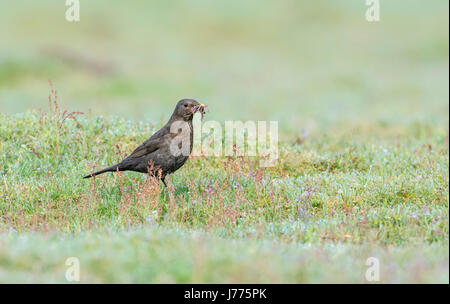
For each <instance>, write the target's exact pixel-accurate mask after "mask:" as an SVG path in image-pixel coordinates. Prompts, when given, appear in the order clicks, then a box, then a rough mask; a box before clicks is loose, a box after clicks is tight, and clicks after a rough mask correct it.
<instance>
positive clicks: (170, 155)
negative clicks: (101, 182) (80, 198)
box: [83, 99, 206, 188]
mask: <svg viewBox="0 0 450 304" xmlns="http://www.w3.org/2000/svg"><path fill="white" fill-rule="evenodd" d="M205 109H206V105H204V104H201V103H199V102H197V101H196V100H194V99H181V100H180V101H178V103H177V105H176V107H175V110H174V111H173V114H172V115H171V116H170V119H169V121H168V122H167V123H166V124H165V125H164V126H163V127H162V128H161V129H160V130H159V131H157V132H156V133H154V134H153V135H152V136H151V137H150V138H149V139H147V140H146V141H145V142H144V143H143V144H141V145H140V146H139V147H137V148H136V149H135V150H134V151H133V152H132V153H131V154H130V155H129V156H127V157H126V158H125V159H123V160H122V161H121V162H120V163H118V164H115V165H112V166H110V167H107V168H105V169H102V170H100V171H97V172H94V173H91V174H89V175H87V176H85V177H83V178H85V179H86V178H91V177H94V176H97V175H100V174H103V173H105V172H117V171H135V172H141V173H148V174H150V175H152V176H154V177H157V178H159V179H160V180H161V181H162V182H163V184H164V186H165V187H166V188H167V183H166V181H165V178H166V176H167V175H168V174H171V173H173V172H175V171H177V170H178V169H180V168H181V167H182V166H183V165H184V164H185V163H186V161H187V160H188V158H189V155H190V154H191V152H192V146H193V137H194V130H193V127H192V119H193V117H194V114H195V113H196V112H200V113H201V114H202V118H203V115H204V114H205Z"/></svg>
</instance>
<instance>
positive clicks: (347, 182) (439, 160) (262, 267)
mask: <svg viewBox="0 0 450 304" xmlns="http://www.w3.org/2000/svg"><path fill="white" fill-rule="evenodd" d="M363 2H364V1H361V2H358V1H347V0H342V1H341V0H337V1H331V2H330V1H314V4H312V3H309V2H301V1H290V0H285V1H278V2H273V3H267V4H261V2H260V1H245V3H242V1H237V0H236V1H235V0H231V1H227V2H226V4H223V3H221V2H211V1H204V0H189V1H188V0H186V1H176V3H173V4H171V5H167V4H162V3H157V2H147V1H146V2H144V1H135V2H133V3H128V2H124V1H118V2H117V3H116V4H115V5H114V6H111V5H110V3H109V2H108V1H105V0H99V1H95V2H92V3H91V2H89V3H84V2H83V3H82V13H81V19H82V21H81V22H80V23H78V24H75V23H68V22H66V21H65V20H64V5H63V4H56V2H55V1H51V0H47V1H41V2H40V5H39V6H35V7H33V10H32V11H30V10H29V7H28V6H27V4H25V3H22V2H21V1H14V3H8V5H3V4H0V38H1V39H2V41H3V42H4V43H3V44H2V49H1V50H0V106H1V113H0V121H1V123H0V156H1V160H2V161H1V162H0V282H62V283H65V282H67V281H66V279H65V276H64V275H65V271H66V269H67V266H65V264H64V263H65V260H66V259H67V258H68V257H73V256H75V257H78V258H79V259H80V263H81V282H82V283H87V282H95V283H100V282H105V283H106V282H118V283H125V282H139V283H150V282H152V283H161V282H177V283H189V282H195V283H206V282H214V283H225V282H233V283H242V282H245V283H247V282H287V283H316V282H333V283H338V282H352V283H367V280H366V279H365V272H366V270H367V267H368V266H366V264H365V263H366V260H367V258H369V257H376V258H378V259H379V260H380V270H381V274H380V282H381V283H402V282H405V283H434V282H440V283H448V282H449V272H448V263H449V262H448V260H449V254H448V252H449V247H448V244H449V239H448V236H449V220H448V219H449V214H448V211H449V206H448V202H449V195H448V189H449V187H448V179H449V177H448V174H449V170H448V167H449V151H448V146H449V143H448V142H449V139H448V138H449V124H448V109H449V108H448V99H449V98H448V96H449V95H448V2H447V1H444V0H435V1H429V2H427V4H426V5H424V4H423V3H422V1H409V4H408V6H405V4H403V3H396V2H395V1H394V2H392V1H391V2H389V3H388V2H386V3H384V2H383V3H382V12H381V18H382V21H381V22H378V23H369V22H366V21H365V19H364V12H365V9H366V7H365V6H364V3H363ZM58 3H59V1H58ZM179 11H182V12H183V16H184V18H179V15H178V14H175V12H179ZM31 14H33V15H31ZM29 20H33V22H32V23H30V21H29ZM11 24H13V25H14V26H11ZM419 24H420V27H419ZM5 29H8V30H5ZM412 32H413V34H412ZM43 33H45V35H44V34H43ZM48 79H52V80H53V81H54V84H55V87H57V88H58V96H57V95H56V92H55V91H52V92H51V94H50V99H49V100H48V99H47V95H48ZM183 97H193V98H196V99H198V100H199V101H201V102H203V103H205V104H207V105H208V106H209V109H210V112H209V113H208V114H207V115H206V117H205V119H207V120H217V121H219V122H223V121H226V120H243V121H246V120H276V121H278V122H279V130H280V134H279V135H280V143H279V152H280V157H279V160H278V163H277V165H276V166H274V167H269V168H262V167H259V166H258V163H259V162H258V159H256V158H250V157H246V156H244V157H206V156H198V157H191V159H190V160H189V161H188V163H187V164H186V165H185V166H184V167H183V168H182V169H181V170H179V171H177V172H176V173H175V174H174V175H172V176H170V178H169V181H168V183H169V184H170V187H169V189H167V190H166V189H164V188H163V187H162V186H161V185H160V184H159V183H158V182H155V181H154V180H153V179H151V178H148V177H147V176H145V175H142V174H138V173H132V172H127V173H121V174H106V175H102V176H99V177H98V178H95V179H92V180H83V179H81V177H82V176H84V175H86V174H87V173H89V172H92V171H93V170H94V169H99V168H101V167H104V166H106V165H109V164H112V163H115V162H117V161H119V160H120V159H121V158H123V157H124V156H125V155H127V154H128V153H130V152H131V151H132V150H133V149H134V148H135V147H136V146H137V145H138V144H140V143H141V142H142V141H143V140H145V139H147V138H148V137H149V136H150V135H151V134H152V133H153V132H154V131H156V130H157V129H158V128H160V127H161V126H162V124H163V123H164V122H165V120H166V119H167V118H168V115H169V114H170V112H171V111H172V110H173V109H172V108H173V105H174V104H175V102H176V101H177V100H178V99H180V98H183ZM65 109H68V110H67V111H66V110H65ZM72 111H73V112H72ZM80 112H83V113H84V114H82V113H80ZM206 137H207V136H206Z"/></svg>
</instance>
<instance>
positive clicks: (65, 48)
mask: <svg viewBox="0 0 450 304" xmlns="http://www.w3.org/2000/svg"><path fill="white" fill-rule="evenodd" d="M80 3H81V21H80V22H74V23H69V22H67V21H66V20H65V10H66V6H65V1H59V0H58V1H57V0H53V1H51V0H47V1H42V0H41V1H38V2H36V1H35V2H30V1H24V0H15V1H2V2H1V3H0V41H1V47H0V108H1V112H4V113H15V112H23V111H25V110H26V109H29V108H42V109H46V108H47V102H48V101H47V96H48V91H49V84H48V80H49V79H50V80H52V81H53V83H54V86H55V88H56V89H57V91H58V95H59V102H60V103H61V104H62V105H63V106H64V107H65V108H67V109H69V110H71V111H83V112H89V111H92V114H93V115H103V116H109V115H119V116H123V117H126V118H127V119H133V120H149V121H156V122H160V121H161V120H163V119H166V118H167V117H168V116H169V115H170V114H171V111H172V108H173V106H174V104H175V102H176V101H177V100H178V99H181V98H184V97H190V98H196V99H198V100H199V101H201V102H203V103H206V104H208V105H209V107H210V113H209V116H208V118H209V119H217V120H237V119H241V120H247V119H260V120H264V119H276V120H279V121H280V129H281V130H284V131H285V132H300V131H299V130H301V129H304V128H313V127H314V126H315V125H321V126H327V125H330V124H331V125H333V124H335V123H336V122H340V121H354V122H356V123H359V122H369V123H370V122H374V121H381V122H393V123H399V124H402V123H405V122H411V121H412V120H430V121H433V122H441V123H444V124H446V123H447V122H448V97H449V96H448V41H449V40H448V6H449V3H448V1H447V0H432V1H421V0H414V1H412V0H411V1H399V0H396V1H392V0H390V1H383V0H382V1H381V21H380V22H372V23H371V22H367V21H366V19H365V11H366V9H367V6H366V5H365V1H364V0H339V1H338V0H328V1H296V0H283V1H257V0H246V1H237V0H229V1H208V0H185V1H113V2H112V1H106V0H96V1H83V0H81V1H80Z"/></svg>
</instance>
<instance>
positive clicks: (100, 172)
mask: <svg viewBox="0 0 450 304" xmlns="http://www.w3.org/2000/svg"><path fill="white" fill-rule="evenodd" d="M117 169H119V171H121V170H120V167H119V164H117V165H114V166H111V167H108V168H105V169H102V170H100V171H97V172H94V173H92V174H89V175H86V176H85V177H83V178H91V177H94V176H96V175H100V174H103V173H105V172H116V171H117Z"/></svg>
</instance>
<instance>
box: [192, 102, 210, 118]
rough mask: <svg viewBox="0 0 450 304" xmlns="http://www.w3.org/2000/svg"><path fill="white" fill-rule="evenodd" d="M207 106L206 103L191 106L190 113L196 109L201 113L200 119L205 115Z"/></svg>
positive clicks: (195, 111)
mask: <svg viewBox="0 0 450 304" xmlns="http://www.w3.org/2000/svg"><path fill="white" fill-rule="evenodd" d="M207 107H208V106H207V105H204V104H202V103H201V104H199V105H196V106H195V107H193V108H192V110H191V111H192V113H197V111H198V112H200V114H202V119H203V115H205V113H206V108H207Z"/></svg>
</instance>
